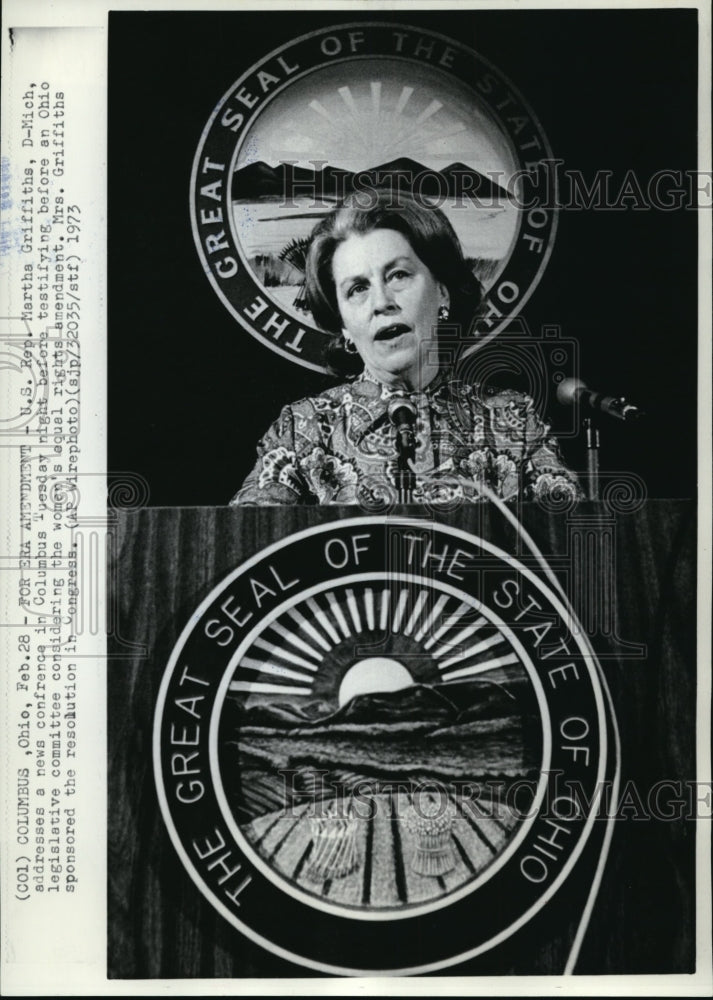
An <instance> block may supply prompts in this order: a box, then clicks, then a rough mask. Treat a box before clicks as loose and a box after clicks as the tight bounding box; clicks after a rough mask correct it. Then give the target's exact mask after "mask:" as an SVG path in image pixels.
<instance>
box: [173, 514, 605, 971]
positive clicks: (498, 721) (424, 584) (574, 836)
mask: <svg viewBox="0 0 713 1000" xmlns="http://www.w3.org/2000/svg"><path fill="white" fill-rule="evenodd" d="M154 766H155V774H156V782H157V788H158V794H159V800H160V803H161V809H162V812H163V817H164V821H165V823H166V826H167V828H168V831H169V833H170V836H171V839H172V841H173V844H174V846H175V848H176V850H177V852H178V854H179V856H180V857H181V859H182V861H183V864H184V866H185V867H186V869H187V871H188V873H189V875H190V876H191V878H192V879H193V880H194V882H195V883H196V885H197V886H198V888H199V889H200V891H201V892H202V893H203V895H204V896H205V897H206V899H208V900H209V901H210V903H211V904H212V905H213V906H214V907H215V908H216V910H217V911H218V912H219V913H221V914H222V916H223V917H224V918H225V919H226V920H228V921H229V922H230V923H231V924H233V926H235V927H236V928H237V929H239V930H240V931H241V932H242V933H244V934H246V935H247V936H248V937H250V938H251V939H252V940H254V941H256V942H258V943H260V944H262V945H263V946H264V947H266V948H267V949H269V950H271V951H273V952H274V953H276V954H278V955H281V956H283V957H285V958H288V959H291V960H293V961H295V962H298V963H300V964H302V965H305V966H307V967H308V968H312V969H317V970H320V971H327V972H334V973H338V974H364V975H366V974H409V973H414V972H427V971H437V970H440V969H445V968H448V967H450V966H452V965H454V964H456V963H458V962H463V961H465V960H467V959H472V958H475V957H477V956H480V955H486V954H487V953H489V952H491V951H493V950H494V949H497V948H499V947H501V946H503V943H504V942H507V941H509V940H510V939H512V938H514V937H515V936H516V935H517V934H518V932H520V931H521V929H522V928H523V927H525V926H526V925H527V924H528V922H529V921H531V920H533V919H535V918H536V917H537V915H538V914H541V913H542V912H543V911H545V910H546V909H547V907H548V906H550V904H551V901H552V900H553V898H554V897H556V896H557V894H558V893H559V891H560V890H561V889H562V887H563V885H564V884H565V883H567V882H568V880H569V879H570V878H571V876H572V873H573V871H574V870H575V869H577V867H578V863H579V862H580V859H581V858H582V856H583V855H585V854H586V855H587V856H588V857H589V858H590V860H591V858H595V859H596V858H599V857H603V856H604V854H605V852H606V840H607V830H608V827H609V824H608V823H607V801H606V790H607V788H608V786H609V783H610V782H611V779H612V776H613V774H614V772H615V770H616V747H615V728H614V725H613V719H612V716H611V710H610V708H609V705H608V700H607V692H606V687H605V685H604V684H603V681H602V678H601V675H600V670H599V666H598V663H597V660H596V657H595V656H594V654H593V652H592V649H591V647H590V645H589V643H588V641H587V639H586V635H584V633H583V632H582V630H581V628H580V627H579V625H578V623H577V621H576V619H575V618H574V617H573V615H572V612H571V609H569V608H568V607H567V605H566V599H565V598H564V597H563V595H561V594H559V593H558V592H557V590H556V589H555V588H554V587H553V586H552V584H551V582H550V581H548V580H547V579H545V578H544V577H543V574H542V573H538V572H537V571H536V570H535V569H534V568H533V567H532V566H531V565H528V564H526V562H525V561H522V560H520V559H515V558H514V557H513V556H512V555H509V554H508V553H507V552H505V551H503V550H501V549H499V548H498V547H497V546H495V545H494V544H493V543H492V542H490V541H486V540H484V539H482V538H479V537H477V536H476V535H474V534H470V533H467V532H464V531H461V530H459V529H456V528H451V527H448V526H446V525H442V524H434V523H433V522H432V521H427V520H421V519H400V518H394V517H393V516H392V517H385V516H384V517H376V516H368V517H356V518H349V519H346V520H342V521H339V522H332V523H327V524H323V525H319V526H316V527H311V528H308V529H305V530H303V531H300V532H298V533H296V534H293V535H290V536H288V537H287V538H285V539H282V540H280V541H278V542H276V543H275V544H273V545H271V546H269V547H268V548H266V549H264V550H263V551H262V552H260V553H259V554H258V555H256V556H254V557H253V558H252V559H249V560H247V561H246V562H245V563H243V564H242V565H240V566H238V567H237V568H236V569H235V570H234V571H233V572H232V573H231V574H230V575H229V576H228V577H227V578H226V579H225V580H223V581H222V582H221V583H220V584H218V586H217V587H216V588H215V589H214V590H213V591H212V592H211V593H210V594H209V595H207V597H206V598H205V600H204V601H203V602H202V604H201V605H200V607H198V608H197V610H196V612H195V613H194V614H193V615H192V616H191V618H190V621H189V622H188V624H187V625H186V627H185V629H184V631H183V634H182V635H181V637H180V639H179V641H178V643H177V644H176V647H175V649H174V651H173V654H172V656H171V658H170V661H169V663H168V665H167V667H166V670H165V674H164V677H163V681H162V685H161V690H160V694H159V698H158V704H157V708H156V716H155V731H154ZM579 867H581V864H580V865H579ZM595 867H596V866H595ZM591 885H594V883H593V882H592V883H591ZM590 888H591V886H590ZM560 895H561V894H560ZM585 908H586V907H585Z"/></svg>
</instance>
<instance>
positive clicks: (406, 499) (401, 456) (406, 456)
mask: <svg viewBox="0 0 713 1000" xmlns="http://www.w3.org/2000/svg"><path fill="white" fill-rule="evenodd" d="M415 458H416V442H415V440H414V434H413V430H412V429H411V428H403V427H399V428H398V429H397V432H396V489H397V491H398V502H399V503H411V502H412V501H413V487H414V482H415V476H414V474H413V471H412V469H411V466H410V464H409V461H413V460H414V459H415Z"/></svg>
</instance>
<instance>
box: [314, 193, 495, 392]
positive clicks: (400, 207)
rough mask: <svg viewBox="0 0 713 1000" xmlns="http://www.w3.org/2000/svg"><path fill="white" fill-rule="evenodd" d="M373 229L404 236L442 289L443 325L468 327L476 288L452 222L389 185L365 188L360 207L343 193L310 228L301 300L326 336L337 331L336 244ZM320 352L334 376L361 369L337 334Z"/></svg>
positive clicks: (475, 306)
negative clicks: (446, 309)
mask: <svg viewBox="0 0 713 1000" xmlns="http://www.w3.org/2000/svg"><path fill="white" fill-rule="evenodd" d="M364 194H365V193H362V197H364ZM375 229H393V230H395V231H396V232H397V233H401V235H402V236H404V237H405V238H406V239H407V240H408V242H409V243H410V245H411V247H412V248H413V250H414V252H415V253H416V255H417V256H418V257H419V259H420V260H421V261H422V262H423V263H424V264H425V265H426V267H427V268H428V269H429V271H430V272H431V274H432V275H433V277H434V278H435V279H436V281H438V282H439V283H440V284H442V285H445V287H446V288H447V289H448V292H449V295H450V315H449V319H448V322H449V324H460V325H461V327H462V328H463V329H466V328H467V327H468V326H470V324H471V323H472V321H473V319H474V318H475V314H476V312H477V310H478V307H479V306H480V303H481V300H482V287H481V284H480V282H479V281H478V279H477V278H476V276H475V275H474V274H473V271H472V270H471V268H470V266H469V265H468V263H467V262H466V261H465V259H464V257H463V250H462V248H461V245H460V241H459V240H458V237H457V236H456V233H455V230H454V229H453V226H452V225H451V224H450V222H449V221H448V219H447V218H446V216H445V215H444V214H443V212H442V211H441V210H440V209H439V208H432V207H430V206H428V205H424V204H421V203H420V202H418V201H416V200H415V199H414V198H413V197H411V196H409V195H405V194H402V193H400V192H397V191H392V190H391V189H387V190H382V191H379V190H374V191H371V192H369V194H368V204H367V205H366V206H364V205H363V204H360V202H359V200H358V198H357V196H356V195H349V196H348V197H347V198H345V199H344V201H343V202H342V203H341V204H340V205H339V206H338V207H337V208H336V209H335V210H334V211H333V212H331V213H330V214H329V215H328V216H327V217H326V218H325V219H323V220H322V221H321V222H320V223H318V224H317V226H316V227H315V229H314V231H313V233H312V237H311V240H310V247H309V251H308V254H307V262H306V281H305V299H306V302H307V305H308V306H309V308H310V310H311V312H312V315H313V316H314V318H315V320H316V322H317V323H318V325H319V326H320V327H322V329H323V330H326V331H328V332H329V333H332V334H339V333H340V332H341V330H342V319H341V316H340V314H339V306H338V305H337V292H336V289H335V287H334V277H333V274H332V258H333V257H334V253H335V251H336V249H337V247H338V246H339V244H340V243H343V242H344V241H345V240H346V239H347V238H348V237H349V236H351V235H352V234H354V233H356V234H358V235H361V236H363V235H365V234H367V233H371V232H373V231H374V230H375ZM325 353H326V361H327V363H328V365H329V367H330V368H331V369H332V370H333V371H334V372H336V373H337V374H340V375H347V374H356V373H357V372H359V371H361V369H362V363H361V359H360V358H359V356H358V355H355V354H348V353H347V352H346V351H345V350H344V342H343V340H342V338H341V337H339V336H335V337H334V338H333V339H332V340H331V342H330V344H329V345H328V347H327V350H326V352H325Z"/></svg>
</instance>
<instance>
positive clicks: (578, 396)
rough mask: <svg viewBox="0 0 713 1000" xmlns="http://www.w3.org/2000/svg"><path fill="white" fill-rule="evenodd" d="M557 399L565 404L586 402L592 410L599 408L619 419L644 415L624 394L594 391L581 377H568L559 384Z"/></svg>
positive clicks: (632, 418)
mask: <svg viewBox="0 0 713 1000" xmlns="http://www.w3.org/2000/svg"><path fill="white" fill-rule="evenodd" d="M557 401H558V402H560V403H563V404H564V405H565V406H573V405H575V404H576V403H579V404H582V403H584V404H585V405H586V406H588V407H589V408H590V409H592V410H599V411H601V412H602V413H606V414H608V415H609V416H610V417H616V419H617V420H636V419H637V418H638V417H643V415H644V413H643V410H640V409H639V407H638V406H634V405H633V404H632V403H627V401H626V400H625V399H624V397H623V396H620V397H619V398H618V399H617V398H616V397H614V396H605V395H604V394H603V393H601V392H593V391H592V390H591V389H589V388H588V387H587V386H586V385H585V384H584V382H582V380H581V379H578V378H566V379H563V381H562V382H560V384H559V385H558V386H557Z"/></svg>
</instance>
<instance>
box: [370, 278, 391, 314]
mask: <svg viewBox="0 0 713 1000" xmlns="http://www.w3.org/2000/svg"><path fill="white" fill-rule="evenodd" d="M395 305H396V303H395V300H394V296H393V292H392V291H391V289H390V288H389V286H388V285H387V284H386V282H384V281H378V282H374V284H373V285H372V293H371V307H372V309H373V310H374V312H375V313H381V312H390V311H391V310H392V309H393V308H394V306H395Z"/></svg>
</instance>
